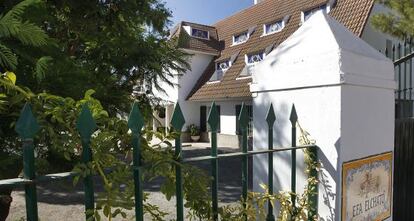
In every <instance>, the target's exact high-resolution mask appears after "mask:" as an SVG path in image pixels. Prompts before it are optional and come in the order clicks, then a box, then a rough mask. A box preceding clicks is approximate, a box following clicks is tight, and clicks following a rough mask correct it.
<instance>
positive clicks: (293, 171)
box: [289, 104, 298, 216]
mask: <svg viewBox="0 0 414 221" xmlns="http://www.w3.org/2000/svg"><path fill="white" fill-rule="evenodd" d="M289 119H290V122H291V123H292V147H296V123H297V121H298V115H297V114H296V108H295V104H293V105H292V111H291V113H290V118H289ZM291 157H292V169H291V181H290V183H291V191H292V193H293V194H292V196H291V201H292V205H293V212H292V213H293V215H294V216H296V214H297V211H296V149H293V150H292V156H291Z"/></svg>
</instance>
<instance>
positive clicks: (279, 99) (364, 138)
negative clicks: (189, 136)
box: [250, 13, 396, 221]
mask: <svg viewBox="0 0 414 221" xmlns="http://www.w3.org/2000/svg"><path fill="white" fill-rule="evenodd" d="M393 67H394V66H393V64H392V62H391V61H390V60H389V59H387V58H386V57H385V56H384V55H382V54H381V53H379V52H378V51H376V50H375V49H374V48H372V47H371V46H370V45H368V44H367V43H366V42H364V41H363V40H361V39H360V38H359V37H357V36H355V35H354V34H353V33H351V32H350V31H349V30H348V29H346V28H345V27H344V26H343V25H342V24H340V23H338V22H337V21H335V20H334V19H333V18H331V17H330V16H328V15H325V14H323V13H317V14H315V15H313V16H312V17H311V18H310V19H309V20H308V21H306V22H305V23H304V24H303V25H302V26H301V27H300V28H299V29H298V30H297V31H296V32H295V33H293V34H292V36H290V37H289V38H288V39H287V40H286V41H284V42H283V43H281V44H280V45H279V46H278V47H277V48H276V49H275V50H274V51H272V52H271V53H270V54H269V55H268V56H266V58H265V59H264V61H262V62H261V63H260V64H259V65H258V66H257V67H256V70H255V74H254V75H253V83H252V85H251V88H250V89H251V92H252V95H253V113H254V115H253V119H254V123H253V124H254V131H253V136H254V137H253V149H254V150H261V149H266V148H267V127H266V126H265V125H267V124H266V121H265V119H266V112H267V110H268V108H269V105H270V104H271V103H272V104H273V106H274V109H275V113H276V123H275V126H274V135H273V136H274V142H275V143H274V146H275V147H279V146H280V147H286V146H290V145H291V143H290V140H291V124H290V121H289V114H290V111H291V107H292V104H295V107H296V110H297V114H298V122H299V124H300V126H301V127H302V128H303V129H305V130H306V131H307V132H309V133H310V135H311V137H312V138H313V139H314V140H315V141H316V144H317V145H318V147H319V152H318V155H319V156H318V157H319V160H320V162H321V163H322V170H321V173H320V175H319V180H320V184H319V200H318V212H319V215H320V220H324V221H334V220H335V221H336V220H347V221H348V220H377V218H378V220H392V218H391V214H390V213H391V210H392V209H391V208H392V207H391V202H392V197H391V195H390V193H391V192H392V182H391V181H392V175H391V173H390V172H392V169H391V168H392V167H391V166H392V159H391V160H388V161H387V159H388V158H387V157H389V156H390V155H391V154H390V153H392V152H393V146H394V89H395V86H396V83H395V81H394V68H393ZM299 135H300V131H298V136H299ZM298 143H299V142H298ZM298 153H301V154H299V155H298V157H297V184H296V185H297V188H298V192H299V193H300V192H302V191H303V187H304V186H305V184H306V175H305V173H304V166H305V165H304V162H303V154H302V152H301V151H298ZM384 153H385V154H384ZM372 156H374V157H372ZM381 160H382V161H381ZM387 162H388V164H387ZM343 168H346V170H345V169H344V170H343ZM290 169H291V155H290V152H289V151H288V152H280V153H276V154H274V171H275V172H274V182H275V187H274V191H275V192H279V191H288V190H290V180H291V179H290ZM387 171H388V172H389V173H388V172H387ZM343 177H346V179H343ZM253 183H254V190H255V191H260V187H259V184H261V183H264V184H266V183H267V156H255V157H254V159H253ZM275 212H277V211H275Z"/></svg>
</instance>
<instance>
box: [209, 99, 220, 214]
mask: <svg viewBox="0 0 414 221" xmlns="http://www.w3.org/2000/svg"><path fill="white" fill-rule="evenodd" d="M219 117H220V116H219V114H218V111H217V106H216V103H215V102H213V104H212V105H211V110H210V113H209V114H208V124H209V125H210V129H211V156H212V157H217V127H218V122H219ZM211 173H212V174H211V175H212V177H213V180H212V181H211V198H212V201H213V202H212V203H213V220H215V221H217V220H218V197H217V190H218V161H217V158H215V159H212V160H211Z"/></svg>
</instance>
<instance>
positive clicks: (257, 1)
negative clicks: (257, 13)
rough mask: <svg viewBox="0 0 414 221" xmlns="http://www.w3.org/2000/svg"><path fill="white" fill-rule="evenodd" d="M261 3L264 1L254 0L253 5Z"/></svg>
mask: <svg viewBox="0 0 414 221" xmlns="http://www.w3.org/2000/svg"><path fill="white" fill-rule="evenodd" d="M262 1H264V0H254V4H257V3H260V2H262Z"/></svg>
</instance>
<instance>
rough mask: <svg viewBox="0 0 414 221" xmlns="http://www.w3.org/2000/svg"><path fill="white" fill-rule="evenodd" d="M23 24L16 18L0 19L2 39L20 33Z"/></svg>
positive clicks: (0, 35)
mask: <svg viewBox="0 0 414 221" xmlns="http://www.w3.org/2000/svg"><path fill="white" fill-rule="evenodd" d="M20 25H21V22H20V21H19V20H17V19H15V18H5V17H2V18H0V37H2V38H10V37H13V36H15V35H17V33H18V32H19V28H20Z"/></svg>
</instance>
